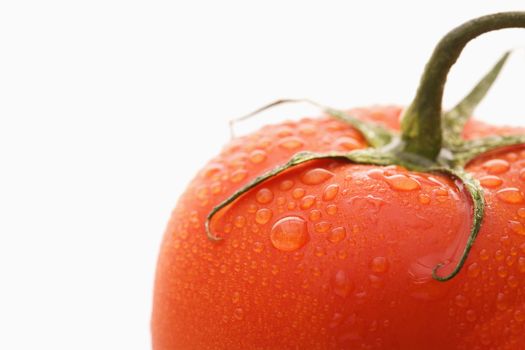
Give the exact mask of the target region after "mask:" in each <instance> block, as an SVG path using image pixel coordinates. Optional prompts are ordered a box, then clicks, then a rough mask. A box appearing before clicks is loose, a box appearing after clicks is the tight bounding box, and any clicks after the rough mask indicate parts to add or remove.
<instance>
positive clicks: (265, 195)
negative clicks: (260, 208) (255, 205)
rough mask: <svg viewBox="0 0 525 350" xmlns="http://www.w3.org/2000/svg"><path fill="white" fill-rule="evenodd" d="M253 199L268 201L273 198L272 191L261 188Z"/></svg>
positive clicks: (261, 201) (265, 202) (262, 202)
mask: <svg viewBox="0 0 525 350" xmlns="http://www.w3.org/2000/svg"><path fill="white" fill-rule="evenodd" d="M255 200H257V202H259V203H261V204H267V203H270V202H271V201H272V200H273V192H272V191H270V190H269V189H267V188H261V189H260V190H259V191H258V192H257V194H256V195H255Z"/></svg>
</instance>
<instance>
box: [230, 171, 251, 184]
mask: <svg viewBox="0 0 525 350" xmlns="http://www.w3.org/2000/svg"><path fill="white" fill-rule="evenodd" d="M246 175H248V172H247V171H246V170H244V169H237V170H235V171H234V172H233V173H232V175H231V177H230V181H231V182H241V181H242V180H244V179H245V178H246Z"/></svg>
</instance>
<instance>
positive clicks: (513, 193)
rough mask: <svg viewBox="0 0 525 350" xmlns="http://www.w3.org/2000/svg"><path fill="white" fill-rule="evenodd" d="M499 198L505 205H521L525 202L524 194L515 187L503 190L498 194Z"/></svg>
mask: <svg viewBox="0 0 525 350" xmlns="http://www.w3.org/2000/svg"><path fill="white" fill-rule="evenodd" d="M496 194H497V196H498V198H499V199H500V200H502V201H503V202H505V203H509V204H519V203H523V202H524V198H523V194H522V193H521V192H520V190H519V189H517V188H515V187H508V188H503V189H501V190H499V191H498V192H496Z"/></svg>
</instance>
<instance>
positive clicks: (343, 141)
mask: <svg viewBox="0 0 525 350" xmlns="http://www.w3.org/2000/svg"><path fill="white" fill-rule="evenodd" d="M335 146H336V147H341V148H343V149H344V150H347V151H352V150H354V149H357V148H362V147H363V145H362V143H361V142H360V141H359V140H356V139H354V138H352V137H348V136H342V137H340V138H338V139H337V140H336V141H335Z"/></svg>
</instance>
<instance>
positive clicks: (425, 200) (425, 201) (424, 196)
mask: <svg viewBox="0 0 525 350" xmlns="http://www.w3.org/2000/svg"><path fill="white" fill-rule="evenodd" d="M418 199H419V203H421V204H428V203H430V196H429V195H428V194H425V193H421V194H420V195H419V196H418Z"/></svg>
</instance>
